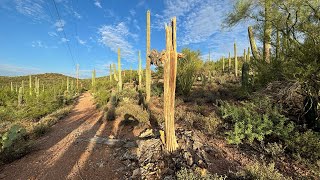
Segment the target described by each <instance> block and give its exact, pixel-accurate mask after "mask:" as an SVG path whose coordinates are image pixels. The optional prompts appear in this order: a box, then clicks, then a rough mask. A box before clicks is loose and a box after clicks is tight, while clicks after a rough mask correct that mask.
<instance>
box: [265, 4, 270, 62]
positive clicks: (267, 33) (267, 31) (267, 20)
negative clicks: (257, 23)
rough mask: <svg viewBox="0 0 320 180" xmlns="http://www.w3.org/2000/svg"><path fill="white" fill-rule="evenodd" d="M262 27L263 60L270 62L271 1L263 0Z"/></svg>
mask: <svg viewBox="0 0 320 180" xmlns="http://www.w3.org/2000/svg"><path fill="white" fill-rule="evenodd" d="M264 8H265V9H264V13H265V14H264V15H265V16H264V17H265V18H264V29H263V34H264V35H263V60H264V61H265V62H267V63H270V59H271V58H270V56H271V53H270V49H271V34H272V22H271V19H272V17H271V11H272V9H271V8H272V1H271V0H265V4H264Z"/></svg>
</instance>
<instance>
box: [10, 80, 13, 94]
mask: <svg viewBox="0 0 320 180" xmlns="http://www.w3.org/2000/svg"><path fill="white" fill-rule="evenodd" d="M10 89H11V92H13V84H12V82H11V83H10Z"/></svg>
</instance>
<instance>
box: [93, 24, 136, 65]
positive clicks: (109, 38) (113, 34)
mask: <svg viewBox="0 0 320 180" xmlns="http://www.w3.org/2000/svg"><path fill="white" fill-rule="evenodd" d="M99 34H100V36H101V38H100V39H99V41H100V42H101V43H103V44H104V45H105V46H106V47H108V48H110V49H111V50H112V51H113V52H115V53H116V52H117V51H118V48H121V56H122V57H124V58H125V59H126V60H127V61H136V60H135V59H136V58H135V56H134V52H135V50H134V48H133V45H132V44H131V43H130V42H129V39H135V38H137V35H136V34H133V33H131V32H129V29H128V27H127V26H126V24H125V23H124V22H121V23H119V24H117V25H104V26H102V27H101V28H99Z"/></svg>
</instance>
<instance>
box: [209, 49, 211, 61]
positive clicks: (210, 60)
mask: <svg viewBox="0 0 320 180" xmlns="http://www.w3.org/2000/svg"><path fill="white" fill-rule="evenodd" d="M210 61H211V57H210V50H209V62H210Z"/></svg>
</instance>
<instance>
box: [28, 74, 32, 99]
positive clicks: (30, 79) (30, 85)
mask: <svg viewBox="0 0 320 180" xmlns="http://www.w3.org/2000/svg"><path fill="white" fill-rule="evenodd" d="M29 95H30V96H32V77H31V75H30V76H29Z"/></svg>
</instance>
